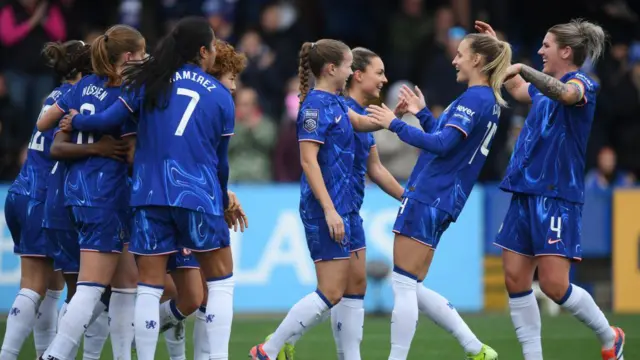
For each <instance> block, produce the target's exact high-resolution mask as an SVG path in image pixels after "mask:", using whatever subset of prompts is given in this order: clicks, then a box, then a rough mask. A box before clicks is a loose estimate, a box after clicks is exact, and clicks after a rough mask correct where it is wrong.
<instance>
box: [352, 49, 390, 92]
mask: <svg viewBox="0 0 640 360" xmlns="http://www.w3.org/2000/svg"><path fill="white" fill-rule="evenodd" d="M354 77H357V78H356V81H357V86H358V87H359V88H360V89H361V90H362V92H363V93H364V94H365V95H366V96H367V97H368V98H370V99H377V98H379V97H380V91H381V90H382V88H383V87H384V85H385V84H386V83H387V82H388V80H387V77H386V75H385V72H384V63H383V62H382V59H380V58H379V57H377V56H376V57H373V58H371V60H370V62H369V65H367V66H366V68H365V69H364V71H356V73H355V74H354Z"/></svg>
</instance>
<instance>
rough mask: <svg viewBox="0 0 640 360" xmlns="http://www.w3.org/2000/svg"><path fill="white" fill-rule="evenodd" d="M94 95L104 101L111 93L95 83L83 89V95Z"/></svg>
mask: <svg viewBox="0 0 640 360" xmlns="http://www.w3.org/2000/svg"><path fill="white" fill-rule="evenodd" d="M90 95H93V96H94V97H96V98H97V99H98V100H100V101H104V99H105V98H106V97H107V95H109V94H108V93H107V91H106V90H105V89H103V88H101V87H99V86H95V85H93V84H90V85H88V86H85V87H84V89H82V96H90Z"/></svg>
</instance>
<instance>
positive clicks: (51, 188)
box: [0, 17, 625, 360]
mask: <svg viewBox="0 0 640 360" xmlns="http://www.w3.org/2000/svg"><path fill="white" fill-rule="evenodd" d="M476 29H477V30H478V33H477V34H469V35H467V36H466V37H465V38H464V40H463V41H462V42H461V43H460V45H459V47H458V51H457V55H456V57H455V59H454V60H453V66H454V67H455V68H456V70H457V79H456V80H457V81H458V82H461V83H466V84H468V88H467V90H466V91H465V92H464V93H463V94H462V95H460V96H459V97H458V98H457V99H456V100H455V101H454V102H452V103H451V104H450V105H449V106H448V107H447V109H446V110H445V111H444V112H443V113H442V115H441V116H440V117H439V118H435V117H434V116H433V115H432V113H431V112H430V111H429V109H428V108H427V106H426V102H425V98H424V96H423V95H422V93H421V92H420V89H419V88H417V87H416V88H415V89H409V88H408V87H404V88H402V90H401V92H400V95H399V99H398V100H399V101H398V105H397V107H396V108H395V109H394V110H391V109H389V108H388V107H386V106H385V105H384V104H383V105H382V106H377V105H369V106H367V104H370V103H371V102H372V101H373V100H375V99H377V98H378V97H379V95H380V90H381V89H382V87H383V86H384V85H385V84H386V83H387V79H386V77H385V71H384V64H383V62H382V60H381V58H380V57H379V56H378V55H376V54H375V53H373V52H372V51H370V50H367V49H364V48H355V49H353V50H351V49H350V48H349V47H348V46H347V45H345V44H344V43H342V42H340V41H337V40H330V39H323V40H318V41H316V42H312V43H311V42H307V43H304V44H303V45H302V49H301V51H300V65H299V78H300V102H301V106H300V111H299V114H298V120H297V128H298V139H299V142H300V155H301V156H300V157H301V163H302V168H303V170H304V174H303V176H302V179H301V195H300V217H301V220H302V222H303V224H304V228H305V235H306V238H307V243H308V247H309V252H310V255H311V258H312V259H313V261H314V262H315V267H316V274H317V282H318V286H317V289H316V290H315V291H314V292H312V293H310V294H308V295H307V296H305V297H304V298H302V299H301V300H300V301H298V302H297V303H296V304H295V305H294V306H293V307H292V308H291V310H290V311H289V313H288V314H287V316H286V317H285V318H284V320H283V321H282V323H281V324H280V326H279V327H278V328H277V329H276V330H275V332H274V333H273V334H271V335H269V336H268V337H267V340H266V341H265V343H263V344H259V345H257V346H255V347H253V348H252V349H251V350H250V352H249V355H250V357H251V358H252V359H257V360H275V359H287V360H292V359H293V357H294V344H295V342H296V341H297V340H298V339H299V338H300V337H301V336H302V335H304V333H305V332H307V331H308V330H309V329H310V328H312V327H313V326H315V325H317V324H319V323H320V322H322V321H324V320H326V319H327V318H328V317H331V324H332V329H333V334H334V339H335V342H336V348H337V352H338V354H337V355H338V358H339V359H346V360H357V359H360V357H361V356H360V343H361V341H362V337H363V325H364V295H365V290H366V277H365V258H366V257H365V249H366V245H365V237H364V230H363V226H362V222H363V220H362V218H361V217H360V215H359V211H360V208H361V205H362V202H363V198H364V192H365V176H366V175H369V177H370V179H371V180H372V181H373V182H375V183H376V184H378V185H379V186H380V187H381V188H382V189H383V190H384V191H385V192H386V193H388V194H389V195H391V196H392V197H394V198H396V199H397V200H398V201H400V202H401V205H400V210H399V211H398V215H397V219H396V222H395V224H394V227H393V231H394V233H395V240H394V254H393V259H394V269H393V274H392V276H391V282H392V285H393V292H394V308H393V313H392V319H391V353H390V355H389V359H394V360H395V359H398V360H402V359H406V358H407V356H408V353H409V350H410V346H411V341H412V339H413V337H414V334H415V330H416V323H417V321H418V315H419V312H422V313H424V314H425V315H427V316H428V317H429V318H430V319H431V320H433V321H434V322H435V323H437V324H438V325H439V326H441V327H442V328H444V329H445V330H447V331H448V332H449V333H451V334H452V335H453V336H454V337H456V339H457V340H458V341H459V343H460V345H461V346H462V348H463V350H464V352H465V354H466V358H467V359H497V358H498V354H497V352H496V351H495V350H494V349H492V348H491V347H489V346H487V345H485V344H483V343H482V342H481V341H480V340H478V338H477V337H476V336H475V335H474V334H473V332H472V331H471V330H470V329H469V327H468V326H467V325H466V324H465V322H464V321H463V320H462V318H461V317H460V316H459V315H458V313H457V312H456V310H455V308H454V307H453V306H452V305H451V304H450V303H449V301H448V300H447V299H445V298H444V297H442V296H441V295H439V294H438V293H436V292H434V291H433V290H431V289H428V288H426V287H425V286H423V285H422V281H423V280H424V279H425V277H426V275H427V272H428V270H429V265H430V264H431V261H432V259H433V255H434V252H435V249H436V247H437V245H438V242H439V240H440V237H441V236H442V234H443V233H444V231H445V230H446V229H447V228H448V227H449V225H450V224H451V223H452V222H455V221H456V219H457V218H458V216H459V215H460V213H461V211H462V208H463V207H464V204H465V202H466V200H467V198H468V196H469V194H470V192H471V190H472V188H473V185H474V184H475V182H476V180H477V178H478V174H479V172H480V170H481V168H482V166H483V164H484V162H485V160H486V156H487V154H488V152H489V149H490V146H491V141H492V139H493V136H494V135H495V132H496V129H497V126H498V122H499V120H498V119H499V116H500V110H501V107H504V106H506V102H505V100H504V99H503V98H502V96H501V89H502V86H503V85H504V86H505V88H506V89H507V91H509V93H510V94H511V95H512V97H513V98H514V99H516V100H517V101H520V102H525V103H532V104H533V105H532V108H531V111H530V113H529V115H528V117H527V120H526V122H525V126H524V129H523V130H522V133H521V134H520V137H519V139H518V142H517V144H516V146H515V149H514V153H513V157H512V159H511V162H510V164H509V166H508V169H507V174H506V176H505V179H504V180H503V182H502V184H501V187H502V189H503V190H505V191H508V192H511V193H513V195H512V201H511V206H510V208H509V210H508V212H507V215H506V218H505V221H504V223H503V226H502V228H501V230H500V232H499V234H498V236H497V239H496V242H495V243H496V245H498V246H500V247H502V248H504V250H505V251H503V262H504V270H505V283H506V286H507V290H508V293H509V306H510V309H511V317H512V320H513V323H514V327H515V329H516V334H517V337H518V340H519V341H520V343H521V345H522V351H523V354H524V358H525V360H540V359H542V358H543V357H542V346H541V333H540V331H541V321H540V313H539V310H538V306H537V303H536V300H535V297H534V296H533V293H532V291H531V286H532V281H533V274H534V271H535V269H536V268H537V269H538V276H539V281H540V284H541V287H542V290H543V291H544V292H545V293H546V294H547V295H548V296H549V297H550V298H551V299H553V300H554V301H556V302H557V303H558V304H560V305H561V306H562V307H564V308H565V309H566V310H567V311H569V312H571V313H572V314H574V315H575V316H576V317H577V318H578V319H579V320H580V321H582V322H583V323H585V325H587V326H588V327H590V328H591V329H592V330H593V331H594V332H595V333H596V335H597V336H598V338H599V339H600V341H601V343H602V359H603V360H613V359H623V346H624V337H625V335H624V333H623V332H622V330H621V329H619V328H616V327H611V326H610V325H609V323H608V321H607V319H606V318H605V316H604V315H603V313H602V311H601V310H600V309H599V308H598V307H597V305H596V304H595V302H594V301H593V299H592V298H591V296H590V295H589V294H588V293H587V292H586V291H585V290H583V289H581V288H580V287H578V286H575V285H572V284H570V283H569V267H570V264H571V261H573V260H579V259H580V256H581V249H580V231H581V209H582V203H583V201H584V181H583V176H584V170H585V150H586V143H587V139H588V136H589V131H590V127H591V123H592V121H593V116H594V109H595V101H596V91H597V88H598V85H597V84H596V83H595V82H594V81H593V80H592V79H591V78H589V76H588V75H586V74H585V73H583V72H581V71H579V68H580V67H581V66H582V64H583V63H584V62H585V61H586V59H587V58H589V59H591V61H596V60H597V59H598V58H599V57H600V55H601V54H602V52H603V49H604V43H605V34H604V32H603V30H602V28H600V27H599V26H597V25H594V24H592V23H589V22H586V21H582V20H574V21H571V22H570V23H566V24H560V25H556V26H553V27H552V28H550V29H549V30H548V32H547V34H546V37H545V39H544V41H543V44H542V47H541V48H540V50H539V52H538V53H539V54H540V55H541V56H542V58H543V62H544V69H543V71H542V72H540V71H536V70H534V69H532V68H530V67H528V66H526V65H522V64H513V65H512V64H511V48H510V45H509V44H508V43H506V42H504V41H500V40H498V38H497V37H496V34H495V32H494V31H493V29H492V28H491V26H489V25H488V24H486V23H483V22H479V21H478V22H476ZM44 54H45V55H46V56H47V57H48V59H49V60H50V64H51V66H52V67H53V69H54V70H55V71H56V73H57V74H58V75H60V76H61V77H62V78H63V79H64V82H63V84H61V85H60V86H59V87H58V88H56V89H55V90H53V91H52V93H51V94H50V95H49V97H48V98H47V99H46V100H45V102H44V106H43V108H42V111H41V113H40V116H39V118H38V120H37V125H36V129H34V132H33V135H32V138H31V141H30V143H29V150H28V156H27V161H26V162H25V164H24V166H23V168H22V170H21V172H20V175H19V176H18V178H17V179H16V181H15V182H14V183H13V185H12V186H11V188H10V190H9V195H8V197H7V199H6V203H5V216H6V220H7V224H8V226H9V229H10V231H11V235H12V237H13V241H14V244H15V247H14V252H15V253H16V254H18V255H20V256H21V258H22V261H21V283H20V292H19V293H18V295H17V296H16V299H15V301H14V303H13V305H12V307H11V310H10V313H9V316H8V319H7V328H6V332H5V337H4V341H3V344H2V350H1V351H0V360H8V359H17V358H18V356H19V353H20V350H21V348H22V345H23V343H24V341H25V339H26V338H27V337H28V336H29V334H30V333H31V332H32V331H33V332H34V338H35V344H36V351H37V353H38V356H39V357H40V358H42V359H51V360H53V359H59V360H69V359H74V358H75V356H76V353H77V351H78V347H79V344H80V342H81V340H82V338H83V334H84V349H83V350H84V358H85V359H98V358H99V357H100V353H101V350H102V347H103V345H104V342H105V340H106V337H107V336H108V334H110V336H111V343H112V347H113V354H114V358H115V359H125V360H126V359H131V353H132V347H133V345H132V344H135V350H136V352H137V357H138V358H139V359H142V360H150V359H154V357H155V352H156V346H157V342H158V336H159V334H160V333H161V332H162V333H164V336H165V338H166V340H167V341H166V342H167V346H168V350H169V355H170V357H171V359H175V360H177V359H185V340H184V339H185V335H184V319H185V318H186V317H187V316H189V315H191V314H193V313H196V325H195V328H194V334H193V340H194V341H193V343H194V354H195V359H228V357H229V351H228V349H229V338H230V333H231V324H232V319H233V292H234V278H233V261H232V256H231V249H230V247H229V245H230V238H229V229H231V228H233V229H234V230H237V229H238V228H239V229H240V230H241V231H242V230H244V228H245V227H246V226H248V222H247V217H246V216H245V214H244V211H243V209H242V207H241V205H240V202H239V200H238V199H237V197H236V196H235V194H234V193H233V192H231V191H229V190H228V189H227V180H228V173H229V164H228V160H227V149H228V145H229V141H230V138H231V136H232V135H233V129H234V119H235V109H234V103H233V98H232V94H233V91H234V90H235V77H236V76H237V75H238V73H240V72H241V71H242V70H243V68H244V65H245V58H244V56H243V55H241V54H238V53H236V52H235V50H234V49H233V47H231V46H230V45H228V44H226V43H225V42H222V41H220V40H216V39H215V36H214V33H213V30H212V29H211V27H210V26H209V24H208V22H207V21H206V20H205V19H203V18H199V17H190V18H185V19H182V20H181V21H180V22H178V24H177V25H176V27H175V28H174V29H173V30H172V31H171V32H170V33H169V34H168V35H167V36H166V37H165V38H164V39H163V40H162V41H161V42H160V43H159V45H158V47H157V48H156V49H155V50H154V51H153V52H152V53H151V54H150V55H149V56H147V54H146V53H145V39H144V37H143V36H142V35H141V34H140V33H139V32H138V31H137V30H135V29H133V28H131V27H128V26H125V25H116V26H113V27H111V28H110V29H109V30H107V31H106V32H105V33H104V34H103V35H101V36H99V37H98V38H97V40H95V41H94V43H92V44H91V45H85V44H84V43H82V42H81V41H68V42H66V43H64V44H47V46H46V47H45V50H44ZM312 78H313V79H312ZM312 80H313V81H314V84H315V85H314V87H313V88H310V83H311V81H312ZM407 112H410V113H412V114H414V115H415V116H416V117H418V119H419V120H420V125H421V127H422V129H418V128H415V127H412V126H408V125H407V124H406V123H404V122H402V121H401V120H399V119H401V118H402V116H403V115H404V114H405V113H407ZM381 129H387V130H389V131H392V132H394V133H396V134H397V135H398V137H399V138H400V139H401V140H402V141H404V142H406V143H408V144H411V145H413V146H415V147H417V148H420V149H421V154H420V157H419V158H418V161H417V163H416V165H415V168H414V170H413V172H412V174H411V176H410V178H409V181H408V183H407V185H406V187H405V188H403V187H402V186H401V185H400V184H399V183H398V182H397V181H396V180H395V179H394V177H393V176H392V175H391V174H390V173H389V172H388V171H387V170H386V169H385V167H384V166H383V165H382V164H381V162H380V158H379V156H378V153H377V150H376V148H375V142H374V140H373V136H372V135H371V132H373V131H378V130H381ZM40 223H42V226H39V224H40ZM462 241H463V240H462ZM545 255H548V256H545ZM167 274H169V275H167ZM65 282H66V285H67V293H68V296H67V301H66V302H65V304H64V306H63V308H62V309H61V310H60V311H59V312H58V309H57V300H58V299H59V298H60V296H61V295H60V294H61V292H62V289H63V288H64V285H65ZM107 313H108V315H106V314H107Z"/></svg>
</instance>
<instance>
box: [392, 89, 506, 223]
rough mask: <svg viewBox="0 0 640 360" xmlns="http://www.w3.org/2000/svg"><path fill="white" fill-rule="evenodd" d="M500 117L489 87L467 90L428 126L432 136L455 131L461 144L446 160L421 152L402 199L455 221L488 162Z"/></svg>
mask: <svg viewBox="0 0 640 360" xmlns="http://www.w3.org/2000/svg"><path fill="white" fill-rule="evenodd" d="M499 116H500V105H498V103H497V102H496V98H495V96H494V95H493V90H492V89H491V88H490V87H488V86H472V87H469V88H468V89H467V91H465V92H464V93H463V94H462V95H461V96H460V97H458V98H457V99H456V100H455V101H453V102H452V103H451V104H450V105H449V106H448V107H447V108H446V109H445V110H444V112H443V113H442V115H440V118H438V120H437V122H435V123H434V124H432V126H431V130H432V132H438V131H441V130H442V129H444V127H445V126H451V127H454V128H456V129H458V130H460V132H462V133H463V135H464V140H462V142H461V143H460V144H458V145H457V146H456V147H455V148H454V149H453V150H451V151H450V152H449V153H448V154H447V155H445V156H438V155H436V154H434V153H431V152H427V151H424V150H422V151H421V152H420V156H419V157H418V161H417V163H416V166H415V168H414V169H413V171H412V172H411V176H410V177H409V181H408V182H407V186H406V188H405V192H404V196H405V197H408V198H411V199H415V200H417V201H420V202H422V203H425V204H428V205H429V206H432V207H434V208H437V209H440V210H443V211H446V212H447V213H449V214H450V215H451V216H452V218H453V221H455V220H456V219H457V218H458V216H459V215H460V212H461V211H462V208H463V207H464V204H465V203H466V202H467V199H468V198H469V194H470V193H471V190H472V189H473V185H475V183H476V180H477V179H478V175H479V174H480V170H481V169H482V166H483V165H484V162H485V160H486V159H487V155H488V154H489V149H490V147H491V141H492V139H493V136H494V135H495V133H496V130H497V129H498V118H499Z"/></svg>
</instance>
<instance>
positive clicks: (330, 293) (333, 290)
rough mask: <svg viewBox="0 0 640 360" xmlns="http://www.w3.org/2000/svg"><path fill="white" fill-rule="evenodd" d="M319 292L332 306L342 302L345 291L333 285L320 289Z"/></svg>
mask: <svg viewBox="0 0 640 360" xmlns="http://www.w3.org/2000/svg"><path fill="white" fill-rule="evenodd" d="M319 290H320V292H321V293H322V295H324V297H325V298H326V299H327V300H328V301H329V302H330V303H331V304H332V305H335V304H337V303H339V302H340V300H342V296H343V295H344V290H345V289H344V288H343V287H340V286H336V285H335V284H334V285H330V286H326V287H325V288H320V289H319Z"/></svg>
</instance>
